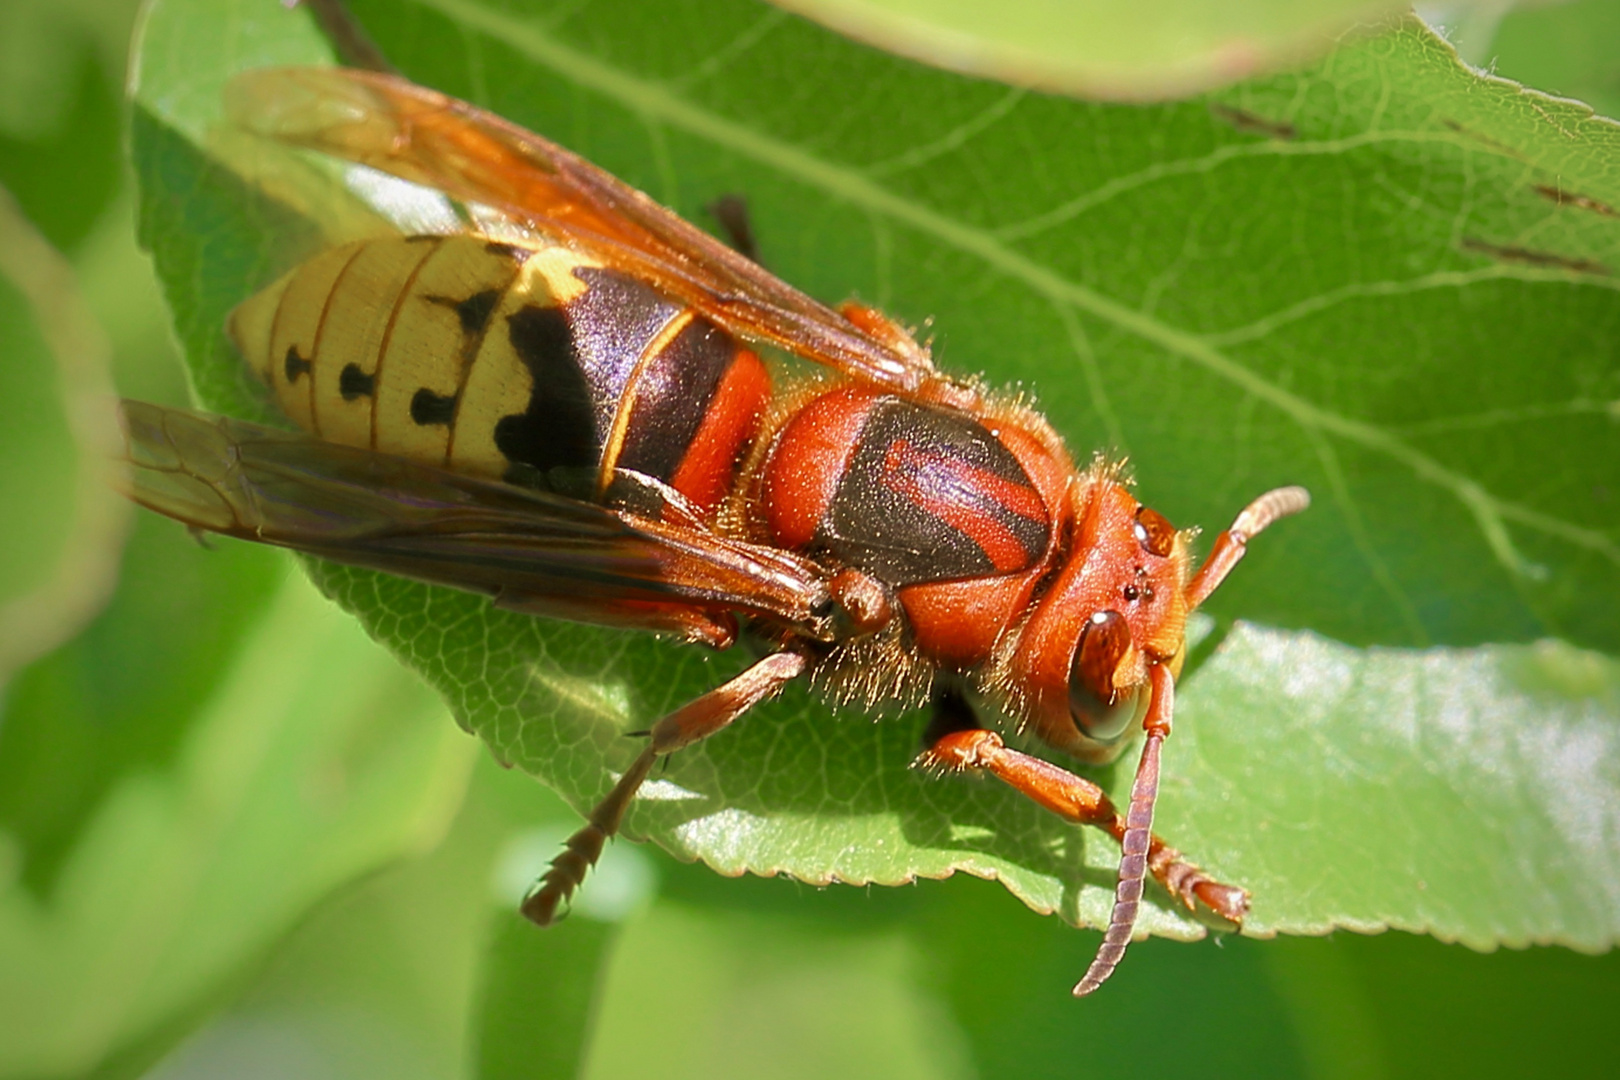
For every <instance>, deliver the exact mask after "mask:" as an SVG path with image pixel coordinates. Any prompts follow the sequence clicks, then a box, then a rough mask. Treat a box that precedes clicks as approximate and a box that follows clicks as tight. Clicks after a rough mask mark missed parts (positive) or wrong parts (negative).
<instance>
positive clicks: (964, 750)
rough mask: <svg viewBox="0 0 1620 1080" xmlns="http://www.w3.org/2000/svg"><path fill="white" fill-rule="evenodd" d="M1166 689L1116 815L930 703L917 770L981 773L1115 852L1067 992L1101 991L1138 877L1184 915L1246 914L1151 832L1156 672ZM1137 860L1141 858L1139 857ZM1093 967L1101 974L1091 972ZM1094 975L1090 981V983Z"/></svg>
mask: <svg viewBox="0 0 1620 1080" xmlns="http://www.w3.org/2000/svg"><path fill="white" fill-rule="evenodd" d="M1151 670H1152V671H1154V672H1162V676H1155V679H1156V680H1157V679H1159V678H1162V680H1163V681H1164V682H1165V683H1166V684H1170V685H1167V686H1166V687H1164V688H1163V690H1162V691H1161V688H1160V687H1159V686H1158V685H1157V683H1156V684H1155V686H1154V688H1153V689H1154V703H1153V704H1152V705H1151V706H1150V707H1149V711H1148V716H1147V719H1146V720H1145V721H1144V726H1146V727H1147V728H1148V740H1147V743H1146V745H1144V747H1143V751H1142V758H1143V760H1142V764H1141V765H1139V766H1138V768H1137V778H1136V782H1135V784H1134V785H1133V788H1132V792H1131V808H1130V809H1131V812H1130V814H1129V815H1121V814H1120V812H1119V810H1118V809H1117V808H1116V807H1115V806H1114V803H1113V801H1112V800H1110V799H1109V798H1108V796H1107V794H1106V793H1104V791H1103V790H1102V788H1100V787H1098V786H1097V785H1096V784H1094V783H1092V782H1091V781H1089V780H1085V779H1083V778H1081V777H1079V776H1076V775H1074V774H1073V773H1071V772H1069V771H1068V770H1067V769H1064V768H1062V767H1060V766H1057V765H1054V764H1052V763H1051V762H1049V761H1044V760H1042V759H1041V758H1038V757H1034V756H1032V755H1030V754H1024V753H1020V752H1019V751H1017V750H1013V749H1010V748H1009V747H1007V746H1006V745H1005V744H1004V743H1003V742H1002V740H1001V736H999V735H997V734H996V733H995V732H993V731H989V730H987V729H985V728H982V727H979V726H978V723H977V720H976V718H975V717H974V716H973V712H972V709H971V707H970V706H969V705H968V703H967V702H966V701H964V700H963V699H962V698H961V697H960V696H959V695H957V694H954V693H947V694H944V695H942V696H941V697H940V698H939V699H938V700H936V701H935V716H934V721H933V723H932V724H930V726H929V730H928V738H929V739H930V740H931V741H932V745H930V746H929V748H928V749H927V750H925V751H924V752H923V754H922V755H921V756H920V757H919V758H918V759H917V761H916V764H917V765H918V766H920V767H923V768H936V769H946V770H950V771H952V772H968V771H982V772H988V773H989V774H990V775H992V776H994V777H996V778H997V779H999V780H1001V781H1002V782H1004V783H1006V784H1007V785H1009V786H1010V787H1012V788H1013V789H1014V790H1016V791H1018V792H1019V793H1021V794H1022V795H1024V796H1025V797H1027V798H1029V799H1031V800H1032V801H1034V802H1036V803H1038V804H1039V805H1041V806H1043V807H1045V808H1046V809H1048V810H1050V811H1052V812H1053V813H1055V814H1057V815H1058V816H1059V817H1061V818H1063V819H1064V820H1066V821H1072V822H1074V823H1075V824H1077V825H1095V826H1097V827H1098V828H1100V829H1102V830H1103V831H1104V832H1106V833H1108V835H1110V836H1112V837H1113V838H1114V839H1115V840H1116V841H1118V842H1119V843H1120V845H1121V851H1122V857H1121V861H1120V879H1119V884H1118V885H1117V886H1116V889H1115V904H1114V912H1113V915H1112V917H1111V918H1110V919H1109V927H1108V930H1107V931H1106V933H1105V935H1104V938H1103V945H1102V948H1101V949H1100V950H1099V954H1098V958H1097V960H1096V961H1094V962H1093V963H1092V967H1091V969H1090V970H1088V971H1087V973H1086V978H1085V979H1084V980H1082V981H1081V983H1080V985H1079V986H1077V987H1076V988H1075V992H1076V993H1077V994H1089V993H1090V992H1091V991H1092V990H1095V989H1096V988H1097V987H1098V986H1100V985H1102V981H1103V979H1106V978H1107V977H1108V975H1109V974H1111V973H1112V972H1113V968H1114V965H1116V964H1118V963H1119V959H1120V957H1121V956H1123V955H1124V952H1125V943H1127V942H1129V941H1130V936H1131V928H1132V925H1133V924H1134V922H1135V917H1136V909H1137V905H1138V903H1139V902H1140V898H1141V890H1142V879H1143V876H1144V873H1146V874H1152V875H1153V878H1154V880H1155V881H1157V882H1158V883H1159V884H1160V885H1162V886H1164V888H1165V889H1166V890H1167V891H1168V892H1169V893H1170V894H1171V895H1172V896H1175V897H1177V898H1179V899H1180V900H1181V902H1182V903H1183V904H1185V905H1186V906H1187V907H1188V908H1189V909H1192V908H1194V906H1195V901H1203V903H1204V904H1205V905H1206V906H1207V907H1208V908H1209V909H1210V910H1211V911H1213V912H1214V913H1215V914H1216V915H1219V916H1220V917H1221V918H1223V919H1225V920H1227V921H1228V922H1232V923H1238V924H1241V923H1242V922H1243V918H1244V916H1245V915H1247V914H1248V912H1249V894H1248V893H1247V892H1245V891H1244V890H1243V889H1240V888H1238V887H1236V886H1234V885H1224V884H1222V883H1220V882H1218V881H1215V880H1214V879H1213V878H1211V877H1210V876H1209V875H1207V874H1205V873H1204V872H1203V871H1202V870H1200V869H1199V868H1198V867H1197V866H1196V865H1194V864H1193V863H1192V862H1190V861H1188V860H1187V858H1186V857H1185V856H1184V855H1182V853H1181V852H1179V851H1177V850H1176V849H1175V848H1173V847H1171V846H1170V845H1169V844H1166V843H1165V842H1164V840H1163V839H1161V838H1160V837H1159V836H1157V835H1155V834H1154V833H1153V832H1152V799H1153V797H1154V796H1155V795H1156V794H1157V790H1158V778H1159V769H1158V762H1159V747H1160V746H1161V745H1162V744H1163V741H1164V738H1165V736H1166V735H1168V734H1169V730H1170V728H1169V723H1168V718H1169V715H1170V708H1171V706H1172V704H1173V703H1172V700H1171V695H1172V694H1173V693H1174V690H1173V684H1171V680H1170V678H1169V672H1167V671H1163V669H1162V668H1160V667H1159V666H1158V665H1155V666H1154V667H1153V668H1152V669H1151ZM1144 856H1145V857H1144ZM1099 965H1101V970H1099ZM1094 976H1096V977H1095V978H1094Z"/></svg>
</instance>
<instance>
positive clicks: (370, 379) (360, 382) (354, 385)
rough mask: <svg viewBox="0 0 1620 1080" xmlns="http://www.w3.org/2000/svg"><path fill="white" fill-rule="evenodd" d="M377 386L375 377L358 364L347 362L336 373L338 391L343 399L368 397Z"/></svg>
mask: <svg viewBox="0 0 1620 1080" xmlns="http://www.w3.org/2000/svg"><path fill="white" fill-rule="evenodd" d="M376 387H377V377H376V376H375V375H370V374H367V373H366V372H364V371H361V370H360V365H359V364H349V365H347V366H346V367H344V369H343V370H342V371H341V372H340V373H339V374H338V393H340V394H342V395H343V400H344V401H353V400H354V399H355V398H358V397H370V396H371V395H372V392H373V391H374V390H375V389H376Z"/></svg>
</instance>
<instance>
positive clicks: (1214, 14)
mask: <svg viewBox="0 0 1620 1080" xmlns="http://www.w3.org/2000/svg"><path fill="white" fill-rule="evenodd" d="M772 2H773V3H776V4H778V5H780V6H781V7H785V8H787V9H789V10H790V11H795V12H798V13H799V14H801V15H804V16H807V17H809V18H811V19H815V20H816V21H817V22H820V23H823V24H825V25H827V26H829V27H831V28H833V29H834V30H838V31H841V32H843V33H845V34H848V35H849V36H850V37H853V38H855V39H857V40H860V41H866V42H870V43H871V44H874V45H877V46H880V47H882V48H885V49H888V50H890V51H892V52H896V53H899V54H900V55H902V56H909V57H912V58H913V59H916V60H921V61H923V62H924V63H928V64H935V65H937V66H939V67H942V68H948V69H950V70H953V71H960V72H963V73H966V74H970V75H982V76H988V77H990V78H994V79H1001V80H1003V81H1005V82H1009V83H1012V84H1014V85H1018V86H1031V87H1039V88H1040V89H1043V90H1050V91H1054V92H1058V93H1069V94H1077V95H1080V96H1084V97H1093V98H1104V99H1109V98H1112V99H1125V100H1135V101H1155V100H1163V99H1165V98H1171V97H1181V96H1184V95H1187V94H1190V93H1193V92H1195V91H1198V90H1207V89H1210V88H1212V87H1218V86H1227V85H1229V84H1231V83H1233V82H1236V81H1237V80H1239V79H1242V78H1246V77H1248V76H1251V75H1255V74H1257V73H1260V72H1264V71H1275V70H1276V69H1278V68H1280V67H1285V66H1289V65H1292V64H1295V63H1298V62H1299V61H1301V60H1304V59H1309V58H1312V57H1314V56H1317V55H1319V54H1321V53H1324V52H1327V51H1328V49H1329V48H1330V47H1332V46H1333V45H1334V44H1335V39H1336V38H1338V37H1339V36H1340V35H1341V34H1343V33H1344V32H1345V31H1346V30H1350V29H1351V28H1352V27H1356V26H1357V24H1358V23H1365V22H1367V21H1369V20H1373V19H1376V18H1378V17H1380V16H1387V15H1394V14H1397V13H1399V12H1401V11H1403V10H1405V9H1406V8H1407V7H1408V5H1406V4H1403V3H1394V2H1388V0H1238V2H1229V3H1214V2H1212V0H1148V2H1145V3H1144V2H1141V0H1137V2H1134V3H1133V2H1128V0H1012V2H1010V3H1009V2H1002V3H997V4H985V3H976V2H974V0H772ZM1361 29H1362V30H1365V29H1366V28H1365V26H1362V27H1361Z"/></svg>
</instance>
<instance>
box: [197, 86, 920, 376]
mask: <svg viewBox="0 0 1620 1080" xmlns="http://www.w3.org/2000/svg"><path fill="white" fill-rule="evenodd" d="M227 109H228V111H229V113H230V115H231V118H232V120H233V121H234V122H235V123H237V124H239V125H241V126H242V127H244V128H246V129H247V130H249V131H252V132H255V133H257V134H260V135H265V136H269V137H271V138H275V139H277V140H280V141H282V142H285V143H288V144H291V145H294V146H300V147H305V148H308V149H312V150H319V151H321V152H323V153H326V154H330V155H332V156H334V157H338V158H342V159H345V160H348V161H354V162H358V163H360V164H362V165H367V166H370V167H371V168H374V169H379V170H381V171H383V172H386V173H390V174H392V175H394V176H398V177H400V178H402V179H405V180H410V181H412V182H414V183H418V184H424V185H427V186H429V187H434V188H437V189H439V190H441V191H443V192H444V193H445V194H447V195H450V196H451V197H452V198H455V199H458V200H461V201H463V202H470V203H479V204H482V205H485V206H488V207H491V208H492V209H494V210H497V211H499V212H500V213H501V214H503V215H506V216H508V217H510V218H512V219H513V220H515V221H517V222H520V223H522V224H523V225H525V226H527V227H529V228H532V229H534V230H536V231H537V232H539V233H542V234H544V235H546V236H549V237H551V238H553V239H555V240H558V241H560V242H563V243H567V244H570V245H572V246H574V247H576V248H579V249H584V250H588V251H589V252H591V253H592V254H594V255H596V256H598V257H600V258H601V259H602V260H603V261H604V262H605V263H606V264H608V265H610V266H614V267H616V268H618V269H621V270H624V271H626V272H628V273H631V274H634V275H636V276H638V277H640V278H642V279H643V280H646V281H648V282H650V283H652V284H654V285H655V286H657V287H658V288H660V289H662V290H664V291H665V292H667V293H669V294H670V295H672V296H673V297H675V298H676V299H679V300H681V301H683V302H685V303H688V304H690V305H692V306H693V307H694V308H696V309H697V310H699V311H701V312H702V313H703V314H704V315H705V316H707V317H708V318H709V319H711V320H712V321H714V322H715V323H717V324H719V325H720V326H722V327H724V328H726V329H727V330H730V331H732V332H733V333H736V334H738V335H740V336H742V337H745V338H753V339H756V340H763V341H766V342H769V343H770V344H773V345H775V346H777V347H779V348H782V349H784V350H786V351H788V352H791V353H794V354H795V355H798V356H802V357H804V358H806V359H809V360H814V361H817V362H820V363H825V364H828V365H830V366H833V367H835V368H838V369H840V370H842V371H844V372H846V373H848V374H850V375H853V376H855V377H857V378H860V379H863V380H866V381H870V382H875V383H878V384H880V385H884V386H888V387H891V388H893V389H896V390H902V391H909V390H915V389H916V388H917V387H918V386H919V385H920V384H921V382H922V381H923V380H924V379H926V378H928V377H929V376H930V375H931V374H932V367H931V365H930V362H929V360H928V356H927V353H926V351H925V350H923V349H922V348H921V347H920V346H919V345H917V343H916V342H915V341H913V340H912V339H911V338H910V336H909V335H907V334H905V333H904V332H903V331H901V330H899V329H898V328H896V327H890V326H888V325H887V324H885V327H884V329H885V330H886V331H889V332H886V333H883V334H881V335H880V334H879V333H877V332H876V331H874V330H869V329H863V328H862V327H859V326H857V325H855V324H854V323H852V322H850V321H849V320H848V319H846V318H845V317H844V316H843V315H841V314H839V313H838V312H836V311H833V310H832V309H831V308H829V307H827V306H826V305H824V304H821V303H819V302H817V301H816V300H813V299H811V298H810V297H808V296H806V295H805V294H804V293H802V292H799V291H798V290H797V289H794V288H793V287H792V286H790V285H788V284H786V283H785V282H783V281H781V280H780V279H778V278H776V277H775V276H773V275H772V274H770V273H768V272H767V271H765V270H764V269H762V268H761V267H760V266H759V265H758V264H757V263H755V262H753V261H752V260H750V259H748V258H747V257H745V256H743V255H742V254H740V253H738V252H736V251H733V250H732V249H730V248H728V247H726V246H725V245H724V244H722V243H721V242H720V241H718V240H716V239H715V238H714V237H712V236H710V235H709V234H708V233H705V232H704V231H702V230H701V229H698V228H696V227H695V226H693V225H691V224H689V223H688V222H686V221H683V220H682V219H681V218H679V217H677V216H676V215H675V214H673V213H671V212H670V211H669V210H666V209H664V208H663V207H662V206H660V205H658V204H657V203H656V202H654V201H653V200H652V199H650V198H648V197H647V196H646V195H643V194H642V193H641V192H639V191H637V190H635V189H634V188H632V187H630V186H629V185H628V184H626V183H624V182H623V181H621V180H618V179H616V178H615V177H613V176H611V175H610V174H608V173H606V172H604V171H603V170H601V169H599V168H597V167H596V166H594V165H592V164H591V163H590V162H588V161H586V160H585V159H583V158H581V157H579V156H578V155H576V154H573V153H570V152H569V151H567V150H564V149H563V148H562V147H560V146H558V145H556V144H555V143H553V142H551V141H549V140H547V139H544V138H542V137H540V136H538V135H535V134H534V133H532V132H529V131H525V130H524V129H523V128H520V127H518V126H517V125H515V124H512V123H509V122H508V121H506V120H503V119H501V118H500V117H499V116H496V115H494V114H493V113H489V112H486V111H484V110H482V109H479V108H476V107H474V106H472V105H469V104H467V103H466V102H463V101H458V100H456V99H455V98H450V97H446V96H445V95H443V94H439V93H436V92H435V91H432V90H427V89H425V88H423V87H420V86H417V85H415V84H413V83H410V82H407V81H405V80H403V79H399V78H397V77H394V76H390V75H383V74H379V73H376V72H369V71H358V70H354V69H349V68H264V69H259V70H256V71H248V72H244V73H243V74H241V75H238V76H237V77H236V78H235V79H234V80H233V81H232V83H231V85H230V87H229V89H228V90H227Z"/></svg>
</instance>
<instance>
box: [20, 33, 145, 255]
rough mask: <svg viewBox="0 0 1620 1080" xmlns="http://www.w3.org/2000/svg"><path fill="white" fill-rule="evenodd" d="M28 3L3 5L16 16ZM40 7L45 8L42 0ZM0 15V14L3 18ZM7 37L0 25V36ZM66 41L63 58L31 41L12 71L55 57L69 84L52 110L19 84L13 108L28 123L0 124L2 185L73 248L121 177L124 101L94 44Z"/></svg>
mask: <svg viewBox="0 0 1620 1080" xmlns="http://www.w3.org/2000/svg"><path fill="white" fill-rule="evenodd" d="M33 6H36V5H26V4H25V5H19V6H10V5H8V7H7V10H9V11H12V12H13V13H15V12H18V11H22V10H26V9H27V8H29V7H33ZM38 7H39V8H40V9H41V10H43V5H38ZM13 17H14V16H13ZM3 19H4V17H3V16H0V23H3ZM4 36H5V31H4V29H0V38H3V37H4ZM67 41H68V43H69V46H70V49H69V51H68V54H67V55H66V56H56V55H54V54H56V53H57V52H58V48H45V49H39V48H37V46H36V47H35V48H34V49H33V50H32V55H31V56H30V57H29V58H28V59H27V61H26V62H23V63H20V64H16V65H13V66H11V67H10V68H9V72H10V73H15V72H16V71H18V70H19V69H21V70H25V71H30V72H42V71H43V70H44V69H45V68H47V66H48V65H50V64H51V62H52V61H53V60H55V61H58V62H60V63H61V65H62V68H63V70H62V71H61V72H60V73H59V76H60V77H66V78H67V79H68V84H67V85H66V86H65V87H63V88H62V90H61V92H60V96H61V97H62V98H63V99H64V105H63V107H62V108H60V109H54V110H53V109H52V108H50V107H48V106H47V105H46V104H45V103H44V102H42V101H41V91H39V90H38V89H36V88H32V87H30V88H27V89H23V88H18V90H17V93H18V94H19V95H20V96H22V97H23V100H22V101H21V102H20V103H19V105H18V108H17V112H18V113H19V116H21V117H26V118H27V124H26V126H24V127H23V128H22V130H17V128H16V127H15V126H8V125H6V124H5V123H4V122H3V121H0V183H3V184H4V185H5V186H7V187H9V188H10V189H11V191H12V193H13V194H14V195H15V196H16V197H17V201H18V202H19V203H21V204H22V208H23V212H24V213H25V214H27V215H28V217H29V218H30V219H31V220H32V221H33V222H34V224H35V225H36V226H37V227H38V228H39V229H40V231H42V232H43V233H44V234H45V235H46V237H47V238H48V239H49V240H50V242H51V243H52V244H55V245H56V246H57V247H60V248H65V249H71V248H74V247H76V246H77V245H78V244H79V243H80V242H81V241H83V240H84V238H85V236H86V235H87V234H88V232H89V231H90V228H91V227H92V226H93V225H94V223H95V221H96V218H97V217H98V216H100V215H101V214H102V213H103V212H105V211H106V209H107V207H108V205H109V204H110V203H111V201H112V199H113V197H114V195H115V194H116V193H117V191H118V188H119V185H120V182H121V180H122V178H123V177H122V174H121V170H120V156H121V152H122V146H121V144H120V135H121V132H120V124H119V114H120V110H121V108H122V103H121V102H120V100H119V94H118V78H117V75H116V74H115V73H110V72H107V71H105V70H104V69H103V67H102V65H101V63H100V61H99V58H98V57H97V56H96V54H95V52H94V50H93V48H92V46H91V43H90V42H89V41H86V40H82V39H78V38H77V37H76V36H74V37H69V38H68V39H67ZM10 43H11V45H12V46H13V47H17V46H21V47H22V48H24V49H27V48H28V46H29V44H31V43H29V42H26V41H19V40H18V39H17V38H16V37H13V38H12V39H11V42H10ZM0 67H5V65H3V64H0ZM53 74H56V73H53ZM44 93H45V96H47V97H49V96H54V95H53V94H52V92H51V91H45V92H44ZM53 112H54V113H57V114H59V115H55V116H53V115H52V114H53Z"/></svg>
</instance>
